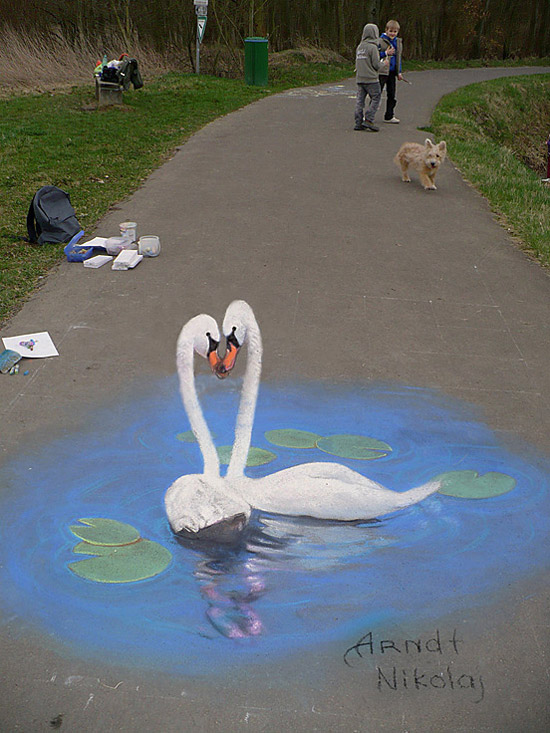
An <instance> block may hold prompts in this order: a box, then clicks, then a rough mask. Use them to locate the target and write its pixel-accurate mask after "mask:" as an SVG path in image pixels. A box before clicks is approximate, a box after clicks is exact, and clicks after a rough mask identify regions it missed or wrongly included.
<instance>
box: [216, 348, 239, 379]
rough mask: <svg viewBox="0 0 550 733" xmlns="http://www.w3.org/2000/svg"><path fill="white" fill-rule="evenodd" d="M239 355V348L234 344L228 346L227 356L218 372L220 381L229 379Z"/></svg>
mask: <svg viewBox="0 0 550 733" xmlns="http://www.w3.org/2000/svg"><path fill="white" fill-rule="evenodd" d="M238 353H239V347H238V346H235V345H234V344H230V343H228V344H227V351H226V352H225V356H224V357H223V359H222V360H221V362H220V365H219V367H218V370H217V372H216V374H217V376H218V377H219V378H220V379H225V377H227V375H228V374H229V372H230V371H231V370H232V369H233V367H234V366H235V363H236V361H237V354H238Z"/></svg>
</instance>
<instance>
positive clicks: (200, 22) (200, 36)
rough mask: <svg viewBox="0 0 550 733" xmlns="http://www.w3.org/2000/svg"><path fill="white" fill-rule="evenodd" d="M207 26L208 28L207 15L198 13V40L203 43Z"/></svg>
mask: <svg viewBox="0 0 550 733" xmlns="http://www.w3.org/2000/svg"><path fill="white" fill-rule="evenodd" d="M205 28H206V15H202V16H201V15H198V16H197V40H198V42H199V43H202V39H203V36H204V29H205Z"/></svg>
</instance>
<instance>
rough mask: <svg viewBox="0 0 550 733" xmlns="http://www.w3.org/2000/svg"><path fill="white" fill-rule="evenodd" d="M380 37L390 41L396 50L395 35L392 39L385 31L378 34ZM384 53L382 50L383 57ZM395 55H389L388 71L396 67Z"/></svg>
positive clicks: (394, 69)
mask: <svg viewBox="0 0 550 733" xmlns="http://www.w3.org/2000/svg"><path fill="white" fill-rule="evenodd" d="M380 38H384V40H386V41H388V43H391V45H392V46H393V47H394V48H395V50H396V51H397V36H396V37H395V38H394V39H393V40H392V39H391V38H390V37H389V36H387V35H386V34H385V33H382V35H381V36H380ZM385 55H386V52H385V51H382V58H384V56H385ZM395 56H396V54H392V55H391V56H390V68H389V70H390V71H396V70H397V69H396V66H395V65H396V63H397V60H396V58H395Z"/></svg>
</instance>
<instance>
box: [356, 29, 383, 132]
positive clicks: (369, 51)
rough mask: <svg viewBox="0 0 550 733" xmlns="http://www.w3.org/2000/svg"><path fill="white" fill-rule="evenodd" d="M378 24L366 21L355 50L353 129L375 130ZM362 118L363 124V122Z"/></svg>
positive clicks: (377, 97) (377, 101)
mask: <svg viewBox="0 0 550 733" xmlns="http://www.w3.org/2000/svg"><path fill="white" fill-rule="evenodd" d="M379 35H380V34H379V32H378V26H377V25H375V24H374V23H367V25H366V26H365V27H364V28H363V35H362V37H361V43H360V44H359V45H358V46H357V51H356V52H355V71H356V76H355V81H356V82H357V102H356V105H355V129H356V130H363V129H365V127H366V128H367V129H370V130H373V129H374V130H377V129H378V128H377V127H376V126H375V125H374V116H375V114H376V112H377V110H378V107H379V105H380V97H381V92H380V82H379V80H378V73H379V69H380V52H379V50H378V36H379ZM367 95H368V96H369V98H370V102H369V106H368V107H367V110H366V112H365V113H364V117H363V109H364V107H365V99H366V98H367ZM363 119H364V124H363Z"/></svg>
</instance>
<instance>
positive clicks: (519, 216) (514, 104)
mask: <svg viewBox="0 0 550 733" xmlns="http://www.w3.org/2000/svg"><path fill="white" fill-rule="evenodd" d="M430 130H431V131H432V132H433V133H434V134H435V136H436V139H437V140H442V139H444V140H446V141H447V145H448V150H449V155H450V157H451V158H452V160H453V162H454V163H455V165H456V166H457V167H458V169H459V170H460V171H461V173H462V175H463V176H464V177H465V178H466V179H467V180H468V181H470V182H471V183H472V184H473V185H474V186H475V187H476V188H477V189H478V190H479V191H480V193H482V194H483V196H485V197H486V198H487V199H488V201H489V204H490V206H491V208H492V210H493V211H494V212H495V213H497V214H498V215H499V217H500V219H501V221H502V223H503V224H504V225H505V226H506V227H507V228H508V229H509V231H510V232H511V233H512V234H513V235H515V236H516V237H517V238H518V240H519V241H520V243H521V246H522V248H523V249H524V250H525V251H526V252H528V253H529V254H530V255H532V256H533V257H535V258H536V259H538V260H539V262H541V264H543V265H546V266H548V265H550V189H549V188H548V186H547V185H546V184H543V183H541V178H543V177H544V178H545V177H546V163H547V146H546V140H547V139H548V134H549V133H550V74H541V75H537V76H520V77H517V76H516V77H512V78H503V79H495V80H492V81H488V82H483V83H480V84H472V85H470V86H467V87H463V88H462V89H459V90H457V91H456V92H453V93H452V94H449V95H447V96H445V97H444V98H443V99H442V100H441V101H440V103H439V104H438V106H437V107H436V109H435V111H434V114H433V117H432V121H431V127H430Z"/></svg>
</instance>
